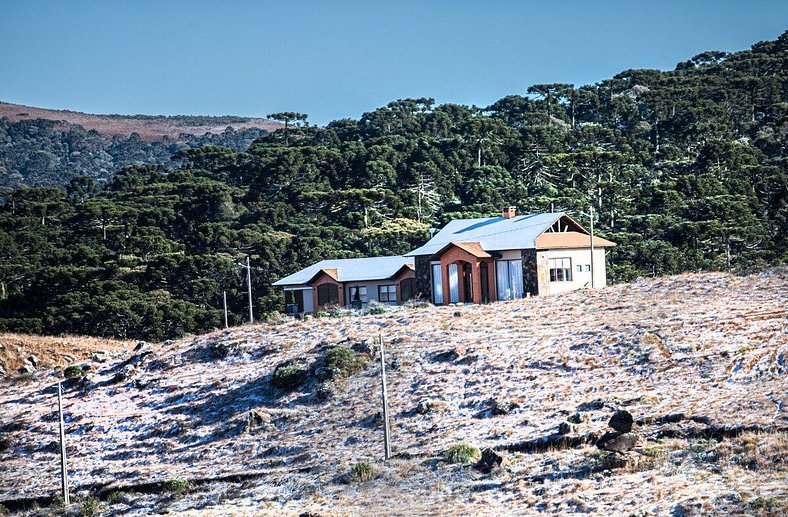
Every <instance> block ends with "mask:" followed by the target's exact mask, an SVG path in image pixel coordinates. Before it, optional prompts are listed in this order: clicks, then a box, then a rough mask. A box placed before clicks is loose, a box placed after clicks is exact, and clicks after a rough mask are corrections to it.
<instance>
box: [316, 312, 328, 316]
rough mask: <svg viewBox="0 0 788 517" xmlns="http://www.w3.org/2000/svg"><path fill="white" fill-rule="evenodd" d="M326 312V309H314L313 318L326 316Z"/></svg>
mask: <svg viewBox="0 0 788 517" xmlns="http://www.w3.org/2000/svg"><path fill="white" fill-rule="evenodd" d="M327 317H328V313H327V312H326V311H316V312H315V318H327Z"/></svg>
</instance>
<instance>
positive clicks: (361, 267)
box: [273, 256, 413, 286]
mask: <svg viewBox="0 0 788 517" xmlns="http://www.w3.org/2000/svg"><path fill="white" fill-rule="evenodd" d="M407 264H410V265H411V266H412V265H413V259H412V258H410V257H403V256H393V257H365V258H352V259H334V260H321V261H320V262H317V263H316V264H312V265H311V266H309V267H307V268H304V269H302V270H301V271H296V272H295V273H293V274H292V275H288V276H286V277H284V278H282V279H281V280H278V281H276V282H274V283H273V285H275V286H283V285H304V284H306V283H307V282H309V281H310V280H311V279H312V278H313V277H314V276H315V275H316V274H318V273H319V272H320V271H321V270H323V269H336V271H337V274H336V276H337V281H339V282H361V281H365V280H385V279H387V278H391V277H392V276H394V275H395V274H396V273H397V271H399V270H400V269H402V266H405V265H407Z"/></svg>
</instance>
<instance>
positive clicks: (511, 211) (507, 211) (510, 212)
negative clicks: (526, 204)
mask: <svg viewBox="0 0 788 517" xmlns="http://www.w3.org/2000/svg"><path fill="white" fill-rule="evenodd" d="M516 214H517V208H516V207H513V206H507V207H506V208H504V209H503V218H504V219H511V218H512V217H514V216H515V215H516Z"/></svg>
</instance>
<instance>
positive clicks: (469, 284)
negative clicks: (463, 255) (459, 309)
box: [462, 262, 473, 303]
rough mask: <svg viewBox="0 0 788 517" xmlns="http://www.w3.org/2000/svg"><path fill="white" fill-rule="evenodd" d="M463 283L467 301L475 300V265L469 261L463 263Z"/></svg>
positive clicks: (464, 295)
mask: <svg viewBox="0 0 788 517" xmlns="http://www.w3.org/2000/svg"><path fill="white" fill-rule="evenodd" d="M462 285H463V297H464V301H465V303H471V302H472V301H473V266H471V265H470V264H469V263H468V262H466V263H465V264H463V265H462Z"/></svg>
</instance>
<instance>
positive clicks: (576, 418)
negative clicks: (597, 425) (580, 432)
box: [566, 413, 584, 424]
mask: <svg viewBox="0 0 788 517" xmlns="http://www.w3.org/2000/svg"><path fill="white" fill-rule="evenodd" d="M583 420H584V418H583V415H581V414H580V413H575V414H573V415H569V416H568V417H567V418H566V421H567V422H569V423H570V424H579V423H580V422H582V421H583Z"/></svg>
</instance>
